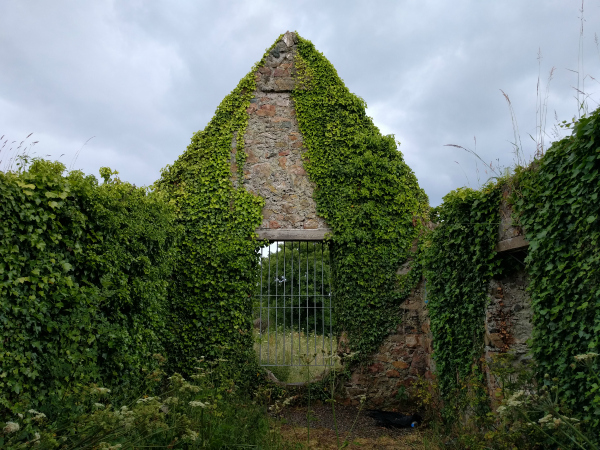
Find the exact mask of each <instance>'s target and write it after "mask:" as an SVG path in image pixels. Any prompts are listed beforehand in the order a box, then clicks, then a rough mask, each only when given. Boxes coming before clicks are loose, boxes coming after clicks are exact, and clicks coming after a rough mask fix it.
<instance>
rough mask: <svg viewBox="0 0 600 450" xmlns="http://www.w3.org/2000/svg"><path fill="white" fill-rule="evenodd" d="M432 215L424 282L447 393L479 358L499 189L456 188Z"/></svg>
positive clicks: (436, 355)
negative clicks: (433, 227)
mask: <svg viewBox="0 0 600 450" xmlns="http://www.w3.org/2000/svg"><path fill="white" fill-rule="evenodd" d="M443 200H444V202H443V203H442V205H440V206H439V207H437V208H434V210H433V211H432V214H431V217H432V220H433V221H434V222H435V223H436V225H437V226H436V228H435V229H434V231H433V232H432V233H431V234H430V235H429V236H428V237H427V239H428V241H429V242H428V246H427V250H426V252H425V253H424V265H425V278H426V279H427V300H428V310H429V318H430V321H431V333H432V335H433V349H434V358H435V362H436V372H437V376H438V380H439V384H440V389H441V390H442V392H443V393H444V394H446V395H447V394H449V393H450V392H452V391H453V389H456V388H457V386H458V385H459V382H460V380H461V379H464V378H465V377H466V376H468V375H469V374H470V373H471V370H472V365H473V363H474V362H476V361H477V360H478V359H479V358H480V357H481V355H482V352H483V333H484V318H485V316H484V311H485V306H486V303H487V300H488V297H487V290H488V284H489V281H490V279H491V277H492V275H493V274H494V271H495V270H496V269H497V268H498V266H499V261H498V260H495V258H494V257H495V255H496V252H495V246H496V242H497V238H498V224H499V206H500V187H499V185H497V184H490V185H488V186H486V187H484V188H483V189H482V190H479V191H476V190H473V189H470V188H460V189H457V190H455V191H452V192H450V193H449V194H447V195H446V196H445V197H444V199H443Z"/></svg>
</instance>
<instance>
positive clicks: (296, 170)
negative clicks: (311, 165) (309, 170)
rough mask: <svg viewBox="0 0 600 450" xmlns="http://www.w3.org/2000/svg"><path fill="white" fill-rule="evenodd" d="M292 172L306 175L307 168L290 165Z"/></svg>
mask: <svg viewBox="0 0 600 450" xmlns="http://www.w3.org/2000/svg"><path fill="white" fill-rule="evenodd" d="M290 172H291V173H293V174H294V175H306V170H304V167H302V166H292V167H290Z"/></svg>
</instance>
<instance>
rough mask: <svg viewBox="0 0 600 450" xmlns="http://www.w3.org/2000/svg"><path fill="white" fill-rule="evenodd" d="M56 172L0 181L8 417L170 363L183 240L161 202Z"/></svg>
mask: <svg viewBox="0 0 600 450" xmlns="http://www.w3.org/2000/svg"><path fill="white" fill-rule="evenodd" d="M64 170H65V167H64V166H63V165H62V164H61V163H58V162H48V161H42V160H35V161H34V162H33V164H32V165H31V167H30V168H29V170H26V171H22V172H19V173H14V172H9V173H3V172H0V336H1V339H0V416H1V415H2V412H3V410H6V409H12V408H13V407H15V406H16V405H17V404H21V406H25V405H30V404H33V405H36V404H40V403H43V402H44V399H47V398H48V396H52V395H62V394H61V393H62V392H63V391H64V390H65V389H66V388H67V387H71V388H72V387H74V386H77V385H78V384H81V383H83V384H85V383H90V382H98V383H101V384H103V385H108V386H113V385H117V384H118V385H121V386H122V387H123V388H124V389H127V388H128V387H130V386H132V385H134V384H135V385H137V384H138V383H139V382H140V381H141V380H142V379H143V377H144V373H143V370H152V369H153V368H154V367H156V365H157V364H156V361H155V360H154V359H153V358H152V354H154V353H162V352H164V341H163V338H164V337H165V336H166V333H167V329H166V323H165V320H164V319H165V317H166V312H167V310H168V305H167V298H166V288H167V282H168V278H169V277H170V275H171V271H172V262H173V245H172V244H173V241H174V240H175V239H176V235H177V229H176V227H175V226H174V219H175V216H174V214H173V211H172V208H171V207H170V206H169V205H168V204H167V203H166V202H165V201H164V200H163V199H162V197H161V196H160V195H159V194H157V193H150V192H148V191H147V190H146V189H144V188H137V187H135V186H133V185H131V184H128V183H123V182H121V181H119V180H118V179H117V178H113V179H112V180H111V179H110V178H111V176H112V175H113V173H112V172H111V171H110V169H107V168H103V169H102V173H103V176H104V178H105V183H104V184H102V185H98V182H97V180H96V178H95V177H93V176H84V175H83V174H82V173H81V172H78V171H75V172H71V173H69V174H68V175H67V176H65V175H63V172H64Z"/></svg>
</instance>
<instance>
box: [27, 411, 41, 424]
mask: <svg viewBox="0 0 600 450" xmlns="http://www.w3.org/2000/svg"><path fill="white" fill-rule="evenodd" d="M27 412H28V413H29V414H32V415H33V420H35V421H41V420H43V419H45V418H46V414H44V413H41V412H39V411H36V410H35V409H30V410H29V411H27Z"/></svg>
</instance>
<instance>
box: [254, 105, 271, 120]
mask: <svg viewBox="0 0 600 450" xmlns="http://www.w3.org/2000/svg"><path fill="white" fill-rule="evenodd" d="M256 115H257V116H261V117H274V116H275V106H274V105H262V106H261V107H260V108H259V109H258V110H257V111H256Z"/></svg>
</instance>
